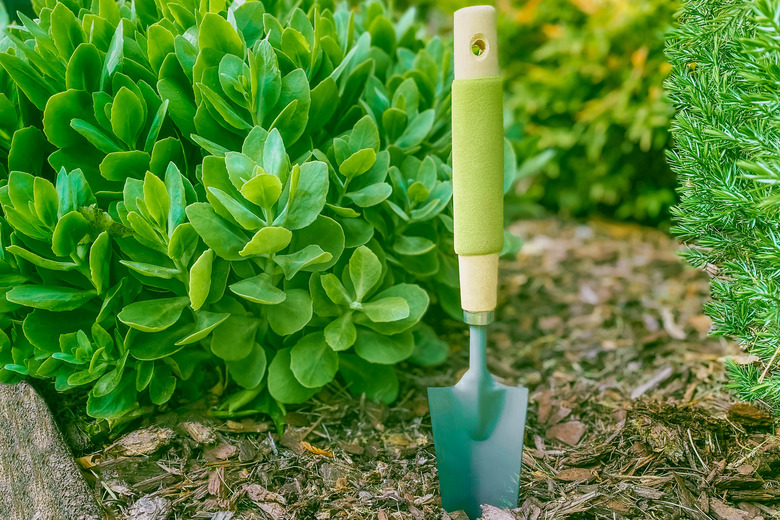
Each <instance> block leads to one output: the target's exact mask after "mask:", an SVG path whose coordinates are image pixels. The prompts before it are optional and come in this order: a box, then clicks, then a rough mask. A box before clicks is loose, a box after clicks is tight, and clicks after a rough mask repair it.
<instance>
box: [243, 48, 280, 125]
mask: <svg viewBox="0 0 780 520" xmlns="http://www.w3.org/2000/svg"><path fill="white" fill-rule="evenodd" d="M249 67H250V71H251V83H250V84H251V86H252V97H253V99H254V105H253V106H254V107H255V114H256V115H257V121H258V122H259V123H261V124H262V123H263V121H264V120H265V117H266V116H267V115H268V113H269V112H270V111H271V108H272V107H273V106H274V105H275V104H276V102H277V101H278V99H279V96H280V94H281V92H282V76H281V73H280V72H279V63H278V59H277V57H276V52H274V49H273V47H272V46H271V43H270V42H269V41H268V40H267V39H263V40H260V44H259V45H258V47H257V52H256V54H255V53H252V52H251V51H250V52H249Z"/></svg>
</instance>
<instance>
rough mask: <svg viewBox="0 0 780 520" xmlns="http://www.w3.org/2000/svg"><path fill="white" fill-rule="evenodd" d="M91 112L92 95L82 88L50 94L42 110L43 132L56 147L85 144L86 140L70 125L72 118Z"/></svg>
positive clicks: (81, 116)
mask: <svg viewBox="0 0 780 520" xmlns="http://www.w3.org/2000/svg"><path fill="white" fill-rule="evenodd" d="M90 113H92V96H90V95H89V94H88V93H87V92H84V91H82V90H72V89H71V90H66V91H64V92H58V93H57V94H54V95H52V96H51V97H50V98H49V100H48V102H47V103H46V109H45V110H44V111H43V132H44V133H45V134H46V137H47V138H48V139H49V142H50V143H51V144H53V145H54V146H56V147H58V148H67V147H69V146H74V147H75V146H87V142H86V140H85V139H84V138H83V137H82V136H81V134H79V133H78V132H76V131H75V130H74V129H73V128H71V126H70V122H71V120H72V119H79V118H83V117H84V116H85V115H87V114H90Z"/></svg>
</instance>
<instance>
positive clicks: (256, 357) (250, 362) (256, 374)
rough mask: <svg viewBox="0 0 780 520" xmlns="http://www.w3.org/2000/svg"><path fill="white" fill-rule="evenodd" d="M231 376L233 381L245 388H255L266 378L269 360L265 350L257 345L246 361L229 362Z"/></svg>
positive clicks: (227, 363)
mask: <svg viewBox="0 0 780 520" xmlns="http://www.w3.org/2000/svg"><path fill="white" fill-rule="evenodd" d="M225 364H226V365H227V367H228V370H229V373H230V376H231V377H232V378H233V381H235V382H236V383H238V384H239V386H242V387H243V388H255V387H257V385H259V384H260V382H261V381H262V380H263V376H265V368H266V365H267V360H266V356H265V350H264V349H263V347H262V346H260V345H259V344H258V343H255V345H254V347H253V348H252V351H251V352H250V353H249V355H248V356H247V357H245V358H244V359H239V360H238V361H227V362H226V363H225Z"/></svg>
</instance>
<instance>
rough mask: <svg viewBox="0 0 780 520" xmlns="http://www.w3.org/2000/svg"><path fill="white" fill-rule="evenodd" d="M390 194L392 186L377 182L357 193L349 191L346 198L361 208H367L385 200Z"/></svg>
mask: <svg viewBox="0 0 780 520" xmlns="http://www.w3.org/2000/svg"><path fill="white" fill-rule="evenodd" d="M392 193H393V187H392V186H390V185H389V184H387V183H386V182H378V183H376V184H371V185H369V186H366V187H365V188H361V189H359V190H357V191H351V192H349V193H347V194H346V197H347V198H348V199H350V200H351V201H352V202H354V203H355V205H357V206H360V207H361V208H369V207H371V206H376V205H377V204H379V203H380V202H383V201H385V200H387V198H388V197H389V196H390V195H392Z"/></svg>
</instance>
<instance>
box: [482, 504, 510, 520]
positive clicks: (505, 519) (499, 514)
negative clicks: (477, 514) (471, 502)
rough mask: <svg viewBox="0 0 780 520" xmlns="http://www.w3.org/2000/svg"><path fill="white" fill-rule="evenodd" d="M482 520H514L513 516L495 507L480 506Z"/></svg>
mask: <svg viewBox="0 0 780 520" xmlns="http://www.w3.org/2000/svg"><path fill="white" fill-rule="evenodd" d="M482 520H515V515H513V514H512V513H510V512H508V511H505V510H504V509H499V508H497V507H495V506H488V505H483V506H482Z"/></svg>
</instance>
